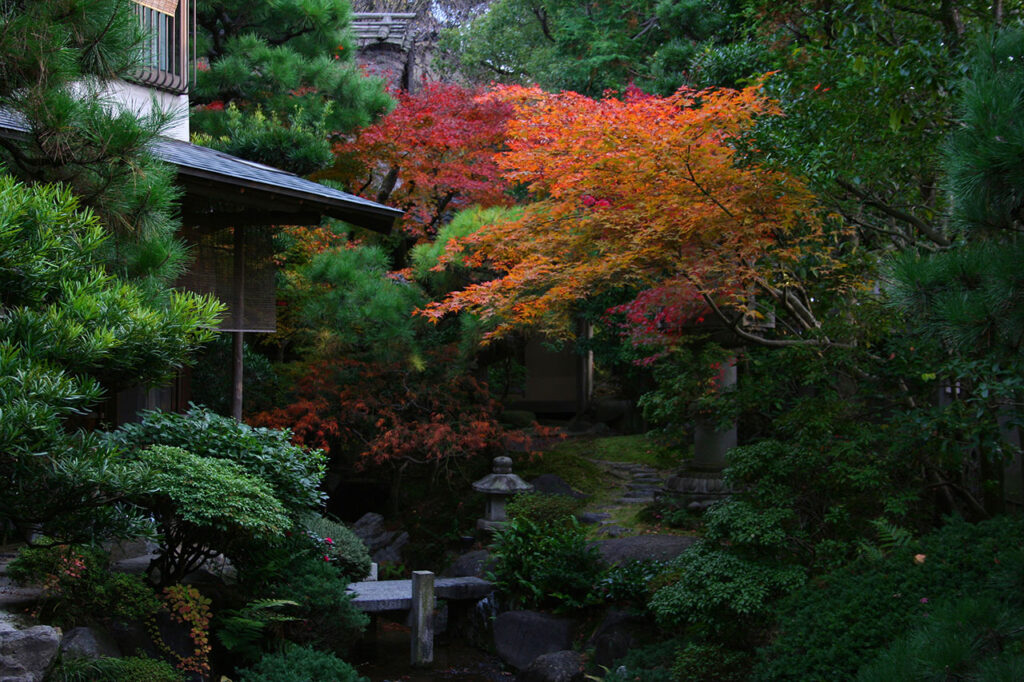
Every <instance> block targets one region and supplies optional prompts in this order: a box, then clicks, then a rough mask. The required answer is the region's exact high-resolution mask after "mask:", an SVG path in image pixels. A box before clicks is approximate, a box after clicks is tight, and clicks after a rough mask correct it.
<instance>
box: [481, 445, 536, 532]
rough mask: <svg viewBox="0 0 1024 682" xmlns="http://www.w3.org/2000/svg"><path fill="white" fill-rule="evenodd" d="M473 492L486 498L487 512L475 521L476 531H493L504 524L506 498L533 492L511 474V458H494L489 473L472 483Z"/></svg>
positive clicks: (529, 486) (527, 484) (530, 487)
mask: <svg viewBox="0 0 1024 682" xmlns="http://www.w3.org/2000/svg"><path fill="white" fill-rule="evenodd" d="M473 490H475V491H477V492H478V493H483V494H484V495H486V496H487V511H486V512H485V513H484V518H482V519H477V521H476V527H477V530H487V531H493V530H497V529H498V528H500V527H501V526H503V525H504V524H505V521H506V517H505V502H506V501H507V498H509V497H511V496H512V495H515V494H516V493H522V492H527V491H529V490H533V486H532V485H530V484H529V483H527V482H526V481H524V480H523V479H521V478H519V477H518V476H516V475H515V474H513V473H512V458H511V457H495V458H494V468H493V469H492V470H491V473H489V474H487V475H486V476H484V477H483V478H481V479H480V480H479V481H477V482H476V483H474V484H473Z"/></svg>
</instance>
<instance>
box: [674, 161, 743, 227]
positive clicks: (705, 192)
mask: <svg viewBox="0 0 1024 682" xmlns="http://www.w3.org/2000/svg"><path fill="white" fill-rule="evenodd" d="M690 149H691V147H690V146H687V147H686V156H687V157H689V156H690ZM683 163H685V164H686V172H687V173H689V174H690V182H692V183H693V184H694V186H695V187H696V188H697V189H699V190H700V193H701V194H703V195H704V196H706V197H707V198H708V199H710V200H711V201H712V202H713V203H714V204H715V206H717V207H718V208H720V209H722V212H723V213H725V215H727V216H729V217H730V218H732V219H733V220H736V216H734V215H733V214H732V211H730V210H729V209H727V208H726V207H725V206H723V205H722V202H720V201H719V200H718V199H716V198H715V197H714V196H713V195H712V194H711V192H709V191H708V190H706V189H704V186H703V185H701V184H700V183H699V182H697V177H696V176H695V175H694V174H693V167H692V166H690V159H689V158H687V159H686V160H685V161H684V162H683Z"/></svg>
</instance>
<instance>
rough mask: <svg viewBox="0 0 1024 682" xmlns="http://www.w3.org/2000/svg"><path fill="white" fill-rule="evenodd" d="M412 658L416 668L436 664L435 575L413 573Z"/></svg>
mask: <svg viewBox="0 0 1024 682" xmlns="http://www.w3.org/2000/svg"><path fill="white" fill-rule="evenodd" d="M410 615H411V616H412V637H411V657H412V664H413V665H414V666H428V665H430V664H431V663H433V662H434V574H433V573H431V572H430V571H413V572H412V611H411V614H410Z"/></svg>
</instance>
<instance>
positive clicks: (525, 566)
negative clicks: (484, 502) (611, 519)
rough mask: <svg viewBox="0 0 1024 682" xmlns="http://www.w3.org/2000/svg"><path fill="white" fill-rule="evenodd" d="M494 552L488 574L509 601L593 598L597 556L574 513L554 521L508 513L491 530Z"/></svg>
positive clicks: (580, 603) (558, 603)
mask: <svg viewBox="0 0 1024 682" xmlns="http://www.w3.org/2000/svg"><path fill="white" fill-rule="evenodd" d="M493 558H494V570H493V575H492V580H494V583H495V585H496V586H497V587H498V589H499V590H500V591H501V592H502V593H503V594H504V595H505V596H506V597H507V598H508V599H509V600H510V601H511V603H512V604H514V605H518V606H521V607H525V608H541V609H544V608H551V609H577V608H580V607H584V606H588V605H590V604H592V603H593V601H594V595H593V594H592V593H591V588H592V586H593V585H594V584H595V583H596V582H597V581H598V579H599V577H600V576H601V571H602V562H601V558H600V556H599V555H598V552H597V549H595V548H594V547H592V546H590V545H589V544H588V543H587V539H586V535H585V533H584V531H583V529H582V527H581V526H580V524H579V522H578V521H577V520H576V519H575V518H574V517H568V518H567V521H566V522H565V523H556V524H541V523H537V522H534V521H530V520H528V519H525V518H518V519H512V520H511V521H509V522H508V524H507V525H506V526H505V527H504V528H502V529H501V530H499V531H498V532H497V534H496V535H495V538H494V551H493Z"/></svg>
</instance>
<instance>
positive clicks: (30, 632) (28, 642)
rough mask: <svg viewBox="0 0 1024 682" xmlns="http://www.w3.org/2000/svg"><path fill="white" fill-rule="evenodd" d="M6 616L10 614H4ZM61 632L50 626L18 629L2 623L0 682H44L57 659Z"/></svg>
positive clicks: (7, 623)
mask: <svg viewBox="0 0 1024 682" xmlns="http://www.w3.org/2000/svg"><path fill="white" fill-rule="evenodd" d="M3 615H7V614H3ZM59 646H60V630H58V629H57V628H52V627H50V626H49V625H36V626H33V627H27V628H22V627H19V626H18V625H17V624H16V623H15V622H14V621H13V620H10V619H6V618H5V619H3V620H0V680H3V682H41V680H42V679H43V678H44V677H45V676H46V672H47V670H49V668H50V665H51V664H52V663H53V659H55V658H56V657H57V649H58V647H59Z"/></svg>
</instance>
